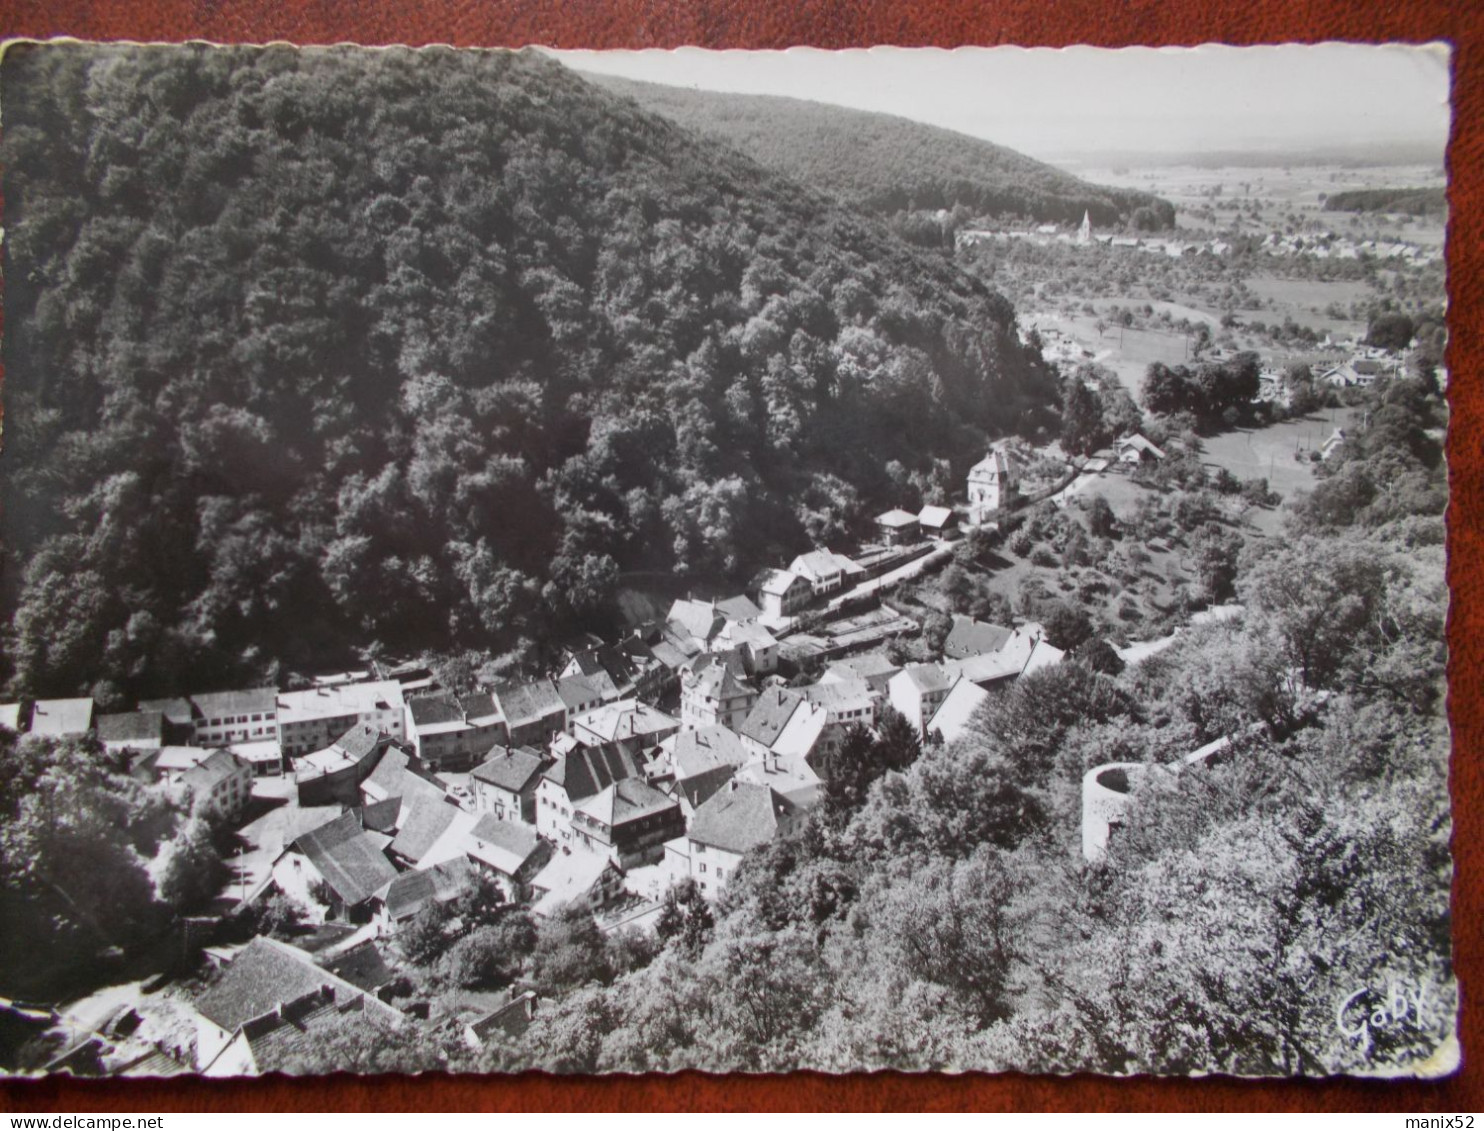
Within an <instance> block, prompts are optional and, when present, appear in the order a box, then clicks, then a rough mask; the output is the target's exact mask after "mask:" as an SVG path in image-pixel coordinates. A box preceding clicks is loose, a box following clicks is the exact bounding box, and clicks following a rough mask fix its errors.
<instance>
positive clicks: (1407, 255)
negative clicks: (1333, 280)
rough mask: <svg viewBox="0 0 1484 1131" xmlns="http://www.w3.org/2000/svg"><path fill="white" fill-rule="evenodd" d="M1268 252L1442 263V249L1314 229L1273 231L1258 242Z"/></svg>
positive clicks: (1288, 257)
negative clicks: (1355, 238)
mask: <svg viewBox="0 0 1484 1131" xmlns="http://www.w3.org/2000/svg"><path fill="white" fill-rule="evenodd" d="M1258 250H1260V251H1261V252H1262V253H1263V254H1264V255H1272V256H1276V257H1278V258H1283V259H1292V258H1295V257H1304V258H1308V259H1377V260H1386V261H1388V262H1400V263H1407V264H1413V265H1415V266H1418V267H1421V266H1425V265H1426V264H1429V263H1441V262H1442V261H1443V253H1442V251H1441V250H1440V249H1438V248H1430V247H1419V246H1417V245H1416V244H1412V243H1406V242H1405V241H1402V240H1354V239H1351V238H1350V237H1348V236H1343V235H1340V234H1339V233H1337V232H1311V233H1309V234H1308V235H1299V234H1284V233H1282V232H1269V233H1268V235H1267V236H1266V237H1265V238H1264V239H1263V241H1262V243H1261V244H1259V245H1258Z"/></svg>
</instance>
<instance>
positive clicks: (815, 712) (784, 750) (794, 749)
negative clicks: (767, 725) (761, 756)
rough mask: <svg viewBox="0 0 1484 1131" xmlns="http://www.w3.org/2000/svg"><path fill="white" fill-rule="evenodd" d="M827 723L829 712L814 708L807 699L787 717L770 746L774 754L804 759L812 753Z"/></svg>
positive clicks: (823, 708) (825, 709)
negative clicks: (793, 755)
mask: <svg viewBox="0 0 1484 1131" xmlns="http://www.w3.org/2000/svg"><path fill="white" fill-rule="evenodd" d="M828 722H829V710H828V709H827V708H825V707H816V706H815V705H814V704H813V703H810V702H809V701H808V700H807V699H806V700H805V701H804V702H803V703H802V704H801V705H800V707H799V709H798V710H797V711H795V712H794V713H793V714H792V715H791V716H789V720H788V722H787V723H786V724H785V725H784V727H783V730H781V731H780V732H779V734H778V737H777V738H775V739H774V740H773V741H772V742H771V743H770V744H769V748H770V749H771V750H772V752H773V753H774V754H797V755H799V756H801V757H806V756H808V755H809V754H810V753H812V752H813V750H814V747H815V745H816V744H818V742H819V738H820V735H822V734H823V733H824V728H825V727H826V726H827V725H828Z"/></svg>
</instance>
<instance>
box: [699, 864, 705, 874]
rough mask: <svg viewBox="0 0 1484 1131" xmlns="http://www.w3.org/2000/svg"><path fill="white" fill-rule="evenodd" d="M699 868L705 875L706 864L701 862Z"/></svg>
mask: <svg viewBox="0 0 1484 1131" xmlns="http://www.w3.org/2000/svg"><path fill="white" fill-rule="evenodd" d="M699 869H700V871H701V873H702V874H703V875H704V874H705V871H706V865H705V864H701V865H700V866H699Z"/></svg>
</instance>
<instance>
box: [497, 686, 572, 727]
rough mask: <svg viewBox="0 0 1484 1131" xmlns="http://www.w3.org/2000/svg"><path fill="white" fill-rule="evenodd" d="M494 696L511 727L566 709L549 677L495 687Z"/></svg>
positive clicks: (559, 712)
mask: <svg viewBox="0 0 1484 1131" xmlns="http://www.w3.org/2000/svg"><path fill="white" fill-rule="evenodd" d="M495 698H496V699H497V700H498V701H499V704H500V710H501V711H502V712H504V714H505V719H506V721H507V722H509V724H510V726H511V728H512V729H514V728H515V727H519V726H524V725H526V724H528V723H534V722H538V721H540V720H541V719H547V718H550V717H552V716H553V715H562V714H564V713H565V712H566V710H567V705H566V704H565V703H563V702H562V697H561V696H560V695H558V694H557V689H556V685H555V684H554V683H552V682H551V680H549V679H535V680H532V681H531V682H530V683H522V684H505V685H503V686H501V687H498V688H496V689H495Z"/></svg>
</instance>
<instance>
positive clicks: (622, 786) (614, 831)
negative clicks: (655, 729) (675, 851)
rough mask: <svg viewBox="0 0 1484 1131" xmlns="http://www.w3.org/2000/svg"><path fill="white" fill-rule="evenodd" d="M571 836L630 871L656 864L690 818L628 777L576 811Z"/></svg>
mask: <svg viewBox="0 0 1484 1131" xmlns="http://www.w3.org/2000/svg"><path fill="white" fill-rule="evenodd" d="M572 832H573V843H574V844H576V845H578V846H580V847H582V848H585V849H587V850H588V851H589V852H596V853H599V854H601V855H604V856H608V857H610V858H611V859H613V860H616V861H618V863H619V864H620V865H621V866H622V867H624V868H625V869H627V868H633V867H637V866H639V865H642V864H653V863H657V862H658V861H659V860H660V858H661V857H662V856H663V855H664V852H665V841H667V840H669V839H671V838H672V837H677V836H679V835H680V834H681V833H683V832H685V816H684V815H683V814H682V813H681V811H680V804H679V802H677V801H676V800H675V799H674V798H673V797H670V796H668V795H667V794H664V793H661V792H660V791H659V790H658V789H656V788H655V787H654V786H652V785H650V784H649V783H648V782H646V781H644V780H643V779H642V778H625V779H623V780H622V781H616V782H614V783H613V784H612V785H610V786H608V787H607V788H605V789H603V790H602V791H601V792H599V793H596V794H594V795H593V796H592V797H588V798H585V799H584V800H582V801H579V802H577V803H576V804H575V805H574V806H573V809H572Z"/></svg>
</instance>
